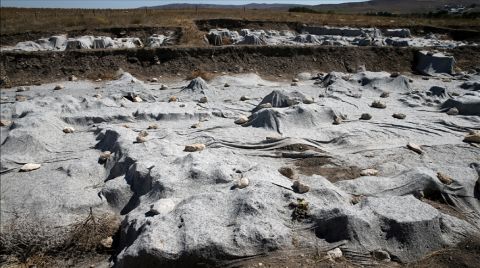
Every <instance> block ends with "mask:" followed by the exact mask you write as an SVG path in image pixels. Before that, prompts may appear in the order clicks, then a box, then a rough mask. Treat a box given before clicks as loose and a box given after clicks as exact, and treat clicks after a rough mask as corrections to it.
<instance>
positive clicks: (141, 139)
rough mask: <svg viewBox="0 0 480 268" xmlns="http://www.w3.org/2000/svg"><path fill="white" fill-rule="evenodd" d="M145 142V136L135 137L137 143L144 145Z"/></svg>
mask: <svg viewBox="0 0 480 268" xmlns="http://www.w3.org/2000/svg"><path fill="white" fill-rule="evenodd" d="M146 141H147V138H146V137H145V136H140V135H138V136H137V142H138V143H144V142H146Z"/></svg>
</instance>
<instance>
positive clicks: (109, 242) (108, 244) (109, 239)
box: [100, 236, 113, 248]
mask: <svg viewBox="0 0 480 268" xmlns="http://www.w3.org/2000/svg"><path fill="white" fill-rule="evenodd" d="M112 244H113V238H112V237H111V236H109V237H107V238H104V239H102V240H100V245H102V247H104V248H111V247H112Z"/></svg>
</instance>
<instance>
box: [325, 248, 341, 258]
mask: <svg viewBox="0 0 480 268" xmlns="http://www.w3.org/2000/svg"><path fill="white" fill-rule="evenodd" d="M327 256H328V258H329V259H330V260H336V259H340V258H341V257H342V256H343V253H342V250H341V249H340V248H335V249H332V250H329V251H327Z"/></svg>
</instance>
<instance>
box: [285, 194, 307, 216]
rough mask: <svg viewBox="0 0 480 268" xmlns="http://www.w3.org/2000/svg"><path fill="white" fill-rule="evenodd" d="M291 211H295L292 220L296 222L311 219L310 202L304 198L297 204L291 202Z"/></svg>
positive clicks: (299, 199) (298, 199)
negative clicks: (309, 212)
mask: <svg viewBox="0 0 480 268" xmlns="http://www.w3.org/2000/svg"><path fill="white" fill-rule="evenodd" d="M289 208H290V209H293V212H292V219H293V220H296V221H302V220H305V219H308V218H309V214H308V210H309V207H308V202H307V201H305V199H303V198H297V202H291V203H290V205H289Z"/></svg>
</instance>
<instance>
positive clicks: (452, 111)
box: [447, 107, 460, 115]
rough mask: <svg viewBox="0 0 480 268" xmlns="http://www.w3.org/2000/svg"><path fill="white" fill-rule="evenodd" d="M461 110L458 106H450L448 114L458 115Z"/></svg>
mask: <svg viewBox="0 0 480 268" xmlns="http://www.w3.org/2000/svg"><path fill="white" fill-rule="evenodd" d="M459 113H460V112H459V111H458V109H457V108H456V107H453V108H450V109H448V111H447V114H448V115H458V114H459Z"/></svg>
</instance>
